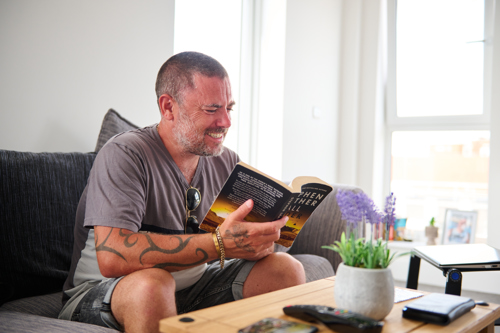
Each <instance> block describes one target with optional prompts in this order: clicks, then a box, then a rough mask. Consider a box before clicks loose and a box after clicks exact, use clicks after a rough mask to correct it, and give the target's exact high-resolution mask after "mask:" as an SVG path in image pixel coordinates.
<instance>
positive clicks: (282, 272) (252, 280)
mask: <svg viewBox="0 0 500 333" xmlns="http://www.w3.org/2000/svg"><path fill="white" fill-rule="evenodd" d="M305 282H306V277H305V272H304V267H303V266H302V264H301V263H300V261H298V260H296V259H295V258H294V257H292V256H291V255H289V254H287V253H283V252H276V253H272V254H270V255H268V256H267V257H265V258H263V259H261V260H259V261H258V262H257V263H256V264H255V266H253V268H252V270H251V271H250V274H248V277H247V279H246V281H245V283H244V284H243V297H244V298H246V297H251V296H255V295H260V294H264V293H268V292H270V291H275V290H279V289H284V288H288V287H292V286H296V285H299V284H303V283H305Z"/></svg>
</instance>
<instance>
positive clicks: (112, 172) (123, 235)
mask: <svg viewBox="0 0 500 333" xmlns="http://www.w3.org/2000/svg"><path fill="white" fill-rule="evenodd" d="M156 93H157V97H158V106H159V108H160V112H161V120H160V123H159V124H158V125H154V126H149V127H146V128H143V129H139V130H136V131H131V132H126V133H122V134H120V135H117V136H115V137H114V138H112V139H111V140H110V141H109V142H108V143H107V144H106V145H105V146H104V147H103V148H102V149H101V151H100V152H99V154H98V156H97V157H96V160H95V163H94V166H93V168H92V170H91V173H90V176H89V180H88V184H87V187H86V188H85V191H84V193H83V194H82V198H81V200H80V204H79V206H78V210H77V217H76V226H75V247H74V253H73V260H72V267H71V270H70V275H69V277H68V279H67V281H66V283H65V287H64V290H65V300H67V301H66V304H65V306H64V308H63V310H62V311H61V314H60V316H59V317H60V318H62V319H68V320H75V321H81V322H87V323H93V324H97V325H102V326H109V327H112V328H115V329H119V330H125V331H127V332H137V331H140V332H155V331H158V322H159V320H160V319H162V318H166V317H169V316H174V315H176V314H178V313H185V312H189V311H192V310H197V309H201V308H205V307H209V306H212V305H216V304H220V303H225V302H229V301H232V300H235V299H240V298H244V297H250V296H254V295H258V294H262V293H266V292H269V291H273V290H277V289H281V288H286V287H290V286H293V285H297V284H301V283H304V282H305V274H304V269H303V267H302V265H301V264H300V262H298V261H296V260H295V259H294V258H293V257H291V256H289V255H288V254H285V253H273V245H274V241H275V240H277V239H278V238H279V233H280V232H279V231H280V228H281V227H283V226H284V225H285V223H286V220H287V218H286V217H284V218H282V219H280V220H278V221H272V222H267V223H249V222H245V221H243V219H244V217H245V216H246V215H247V214H248V213H249V212H250V211H251V210H252V206H253V202H252V201H251V200H249V201H247V202H245V203H244V204H243V205H242V206H241V207H240V208H239V209H238V210H237V211H235V212H234V213H233V214H231V215H229V216H228V217H227V219H226V220H225V222H224V223H223V224H222V225H221V227H220V230H218V231H217V233H215V234H214V235H212V234H210V233H198V234H196V233H194V232H196V231H197V230H196V223H195V222H196V219H195V216H199V217H200V218H203V217H204V216H205V214H206V213H207V211H208V209H209V208H210V206H211V204H212V202H213V200H214V198H215V197H216V196H217V194H218V192H219V191H220V189H221V188H222V186H223V184H224V182H225V180H226V179H227V177H228V176H229V174H230V172H231V171H232V169H233V167H234V165H235V164H236V163H237V162H238V161H239V158H238V156H237V155H236V154H235V153H234V152H232V151H231V150H229V149H224V147H223V145H222V144H223V141H224V137H225V135H226V133H227V130H228V129H229V127H230V126H231V110H232V107H233V106H234V104H235V103H234V101H233V99H232V95H231V86H230V83H229V78H228V75H227V73H226V71H225V69H224V68H223V67H222V65H220V64H219V63H218V62H217V61H216V60H215V59H213V58H211V57H208V56H206V55H203V54H200V53H195V52H185V53H180V54H177V55H174V56H173V57H171V58H170V59H169V60H167V61H166V62H165V64H163V66H162V67H161V69H160V71H159V73H158V78H157V82H156ZM200 196H201V201H200ZM191 232H193V233H191ZM221 253H223V254H225V256H226V257H228V258H238V259H234V260H229V261H226V262H225V265H224V267H223V268H222V266H223V254H221ZM216 259H219V260H220V262H218V261H217V262H215V263H212V264H207V263H209V262H212V261H214V260H216ZM68 299H69V300H68Z"/></svg>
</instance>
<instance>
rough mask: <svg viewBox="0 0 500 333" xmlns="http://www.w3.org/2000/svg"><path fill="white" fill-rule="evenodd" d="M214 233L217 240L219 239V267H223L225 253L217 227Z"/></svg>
mask: <svg viewBox="0 0 500 333" xmlns="http://www.w3.org/2000/svg"><path fill="white" fill-rule="evenodd" d="M215 235H216V236H217V240H218V241H219V248H220V269H223V268H224V260H225V258H226V253H225V252H224V243H222V237H221V236H220V232H219V227H217V229H215Z"/></svg>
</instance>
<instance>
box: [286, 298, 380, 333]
mask: <svg viewBox="0 0 500 333" xmlns="http://www.w3.org/2000/svg"><path fill="white" fill-rule="evenodd" d="M283 312H284V313H285V314H286V315H287V316H291V317H295V318H298V319H302V320H305V321H320V322H322V323H323V324H325V325H326V326H328V327H329V328H331V329H333V330H335V331H338V332H346V333H351V332H352V333H379V332H381V331H382V327H383V326H384V323H383V322H381V321H378V320H374V319H372V318H369V317H366V316H363V315H361V314H359V313H355V312H352V311H349V310H343V309H336V308H332V307H330V306H324V305H289V306H286V307H284V308H283Z"/></svg>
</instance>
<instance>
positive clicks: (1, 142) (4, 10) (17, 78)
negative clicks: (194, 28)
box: [0, 0, 174, 152]
mask: <svg viewBox="0 0 500 333" xmlns="http://www.w3.org/2000/svg"><path fill="white" fill-rule="evenodd" d="M173 19H174V0H167V1H165V0H150V1H147V2H139V1H133V0H106V1H99V0H87V1H76V0H44V1H37V0H16V1H1V2H0V59H1V61H0V78H1V80H0V148H1V149H9V150H22V151H34V152H37V151H62V152H66V151H93V150H94V147H95V144H96V141H97V135H98V132H99V129H100V126H101V122H102V119H103V116H104V114H105V112H106V111H107V110H108V109H109V108H114V109H115V110H117V111H118V112H119V113H121V114H122V115H123V116H125V117H126V118H128V119H129V120H131V121H132V122H135V123H136V124H137V125H141V126H143V125H148V124H151V123H154V122H156V121H158V120H159V112H158V109H157V106H156V97H155V93H154V84H155V79H156V74H157V72H158V69H159V68H160V66H161V65H162V63H163V62H164V61H165V60H166V59H167V58H168V57H170V56H171V55H172V50H173V23H174V21H173Z"/></svg>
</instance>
